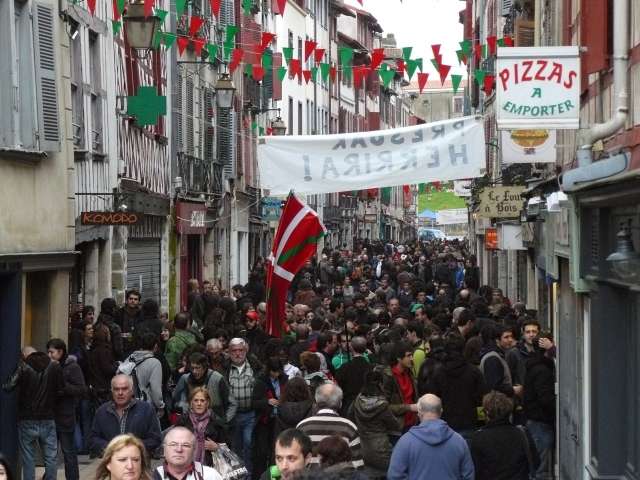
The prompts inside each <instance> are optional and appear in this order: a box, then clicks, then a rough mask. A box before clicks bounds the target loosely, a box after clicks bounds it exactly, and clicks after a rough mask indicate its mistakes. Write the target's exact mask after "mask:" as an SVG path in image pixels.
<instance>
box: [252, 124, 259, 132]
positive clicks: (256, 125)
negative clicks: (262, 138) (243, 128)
mask: <svg viewBox="0 0 640 480" xmlns="http://www.w3.org/2000/svg"><path fill="white" fill-rule="evenodd" d="M256 128H258V122H252V123H251V130H252V131H253V130H255V129H256Z"/></svg>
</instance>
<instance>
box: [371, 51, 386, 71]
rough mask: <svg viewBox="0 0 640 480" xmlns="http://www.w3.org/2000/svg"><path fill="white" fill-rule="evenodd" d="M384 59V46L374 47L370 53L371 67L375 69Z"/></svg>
mask: <svg viewBox="0 0 640 480" xmlns="http://www.w3.org/2000/svg"><path fill="white" fill-rule="evenodd" d="M383 60H384V48H374V49H373V52H372V53H371V69H372V70H375V69H376V68H378V67H379V66H380V64H381V63H382V61H383Z"/></svg>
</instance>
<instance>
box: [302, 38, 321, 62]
mask: <svg viewBox="0 0 640 480" xmlns="http://www.w3.org/2000/svg"><path fill="white" fill-rule="evenodd" d="M317 46H318V43H317V42H314V41H313V40H305V41H304V61H305V62H306V61H307V60H309V57H310V56H311V54H312V53H313V51H314V50H315V49H316V47H317Z"/></svg>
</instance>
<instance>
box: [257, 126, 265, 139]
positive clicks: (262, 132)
mask: <svg viewBox="0 0 640 480" xmlns="http://www.w3.org/2000/svg"><path fill="white" fill-rule="evenodd" d="M258 135H259V136H261V137H264V127H258Z"/></svg>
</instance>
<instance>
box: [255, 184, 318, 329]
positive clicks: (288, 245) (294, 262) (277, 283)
mask: <svg viewBox="0 0 640 480" xmlns="http://www.w3.org/2000/svg"><path fill="white" fill-rule="evenodd" d="M326 233H327V229H326V228H325V226H324V225H323V224H322V222H321V221H320V219H319V218H318V214H317V213H316V212H315V211H313V210H312V209H311V208H310V207H309V206H308V205H307V204H306V203H304V202H303V201H302V200H300V199H299V198H298V197H296V196H295V195H294V193H293V192H291V193H289V197H288V198H287V202H286V203H285V205H284V208H283V210H282V215H281V216H280V223H279V224H278V229H277V231H276V236H275V238H274V239H273V247H272V249H271V255H269V258H268V262H267V333H268V334H269V335H272V336H274V337H277V338H280V337H282V334H283V332H284V330H285V324H286V322H285V320H286V314H285V304H286V301H287V291H288V290H289V287H290V286H291V282H292V281H293V277H295V275H296V273H298V272H299V271H300V269H301V268H302V267H303V265H304V263H305V262H306V261H307V260H308V259H309V258H311V257H312V256H313V255H315V254H316V250H317V245H318V240H320V239H321V238H322V237H324V236H325V235H326Z"/></svg>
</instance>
